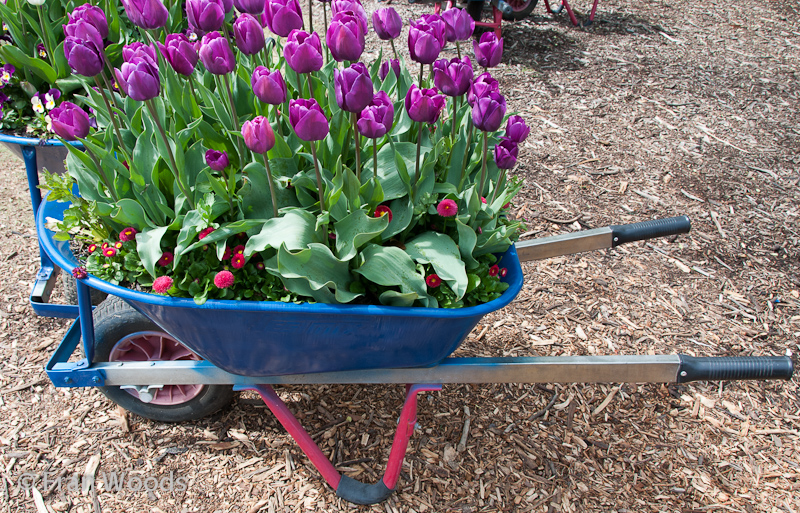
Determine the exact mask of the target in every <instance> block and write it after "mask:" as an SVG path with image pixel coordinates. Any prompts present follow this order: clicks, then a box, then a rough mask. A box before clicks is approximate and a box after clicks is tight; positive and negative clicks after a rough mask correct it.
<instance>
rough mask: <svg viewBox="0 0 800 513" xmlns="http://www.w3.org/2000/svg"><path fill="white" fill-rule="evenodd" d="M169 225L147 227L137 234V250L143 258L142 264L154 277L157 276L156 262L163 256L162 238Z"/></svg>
mask: <svg viewBox="0 0 800 513" xmlns="http://www.w3.org/2000/svg"><path fill="white" fill-rule="evenodd" d="M168 228H169V227H168V226H161V227H159V228H145V229H144V230H142V231H141V232H140V233H137V234H136V251H137V252H138V253H139V258H141V259H142V265H143V266H144V268H145V270H146V271H147V272H148V273H150V276H152V277H153V278H155V277H156V262H158V260H159V259H160V258H161V255H162V254H163V251H162V250H161V238H162V237H164V234H165V233H167V229H168Z"/></svg>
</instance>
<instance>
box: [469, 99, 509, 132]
mask: <svg viewBox="0 0 800 513" xmlns="http://www.w3.org/2000/svg"><path fill="white" fill-rule="evenodd" d="M505 115H506V99H505V98H503V95H502V94H500V93H498V92H495V91H492V92H491V93H489V94H487V95H485V96H481V97H480V98H478V99H477V100H476V101H475V105H473V106H472V122H473V123H474V124H475V128H477V129H478V130H483V131H484V132H494V131H495V130H497V129H498V128H500V125H502V124H503V118H504V117H505Z"/></svg>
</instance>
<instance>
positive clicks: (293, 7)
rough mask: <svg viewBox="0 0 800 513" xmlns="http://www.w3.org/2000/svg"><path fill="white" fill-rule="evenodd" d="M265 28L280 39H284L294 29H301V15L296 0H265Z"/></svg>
mask: <svg viewBox="0 0 800 513" xmlns="http://www.w3.org/2000/svg"><path fill="white" fill-rule="evenodd" d="M264 14H266V15H267V26H269V29H270V30H271V31H272V32H274V33H275V34H277V35H279V36H280V37H286V36H288V35H289V33H290V32H291V31H292V30H294V29H301V28H303V13H302V11H301V10H300V3H298V1H297V0H267V3H266V4H265V6H264Z"/></svg>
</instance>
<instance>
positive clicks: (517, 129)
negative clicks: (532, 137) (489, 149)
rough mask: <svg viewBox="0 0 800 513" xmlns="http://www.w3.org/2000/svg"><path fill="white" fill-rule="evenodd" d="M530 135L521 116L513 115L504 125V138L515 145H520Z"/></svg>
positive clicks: (529, 130)
mask: <svg viewBox="0 0 800 513" xmlns="http://www.w3.org/2000/svg"><path fill="white" fill-rule="evenodd" d="M530 133H531V129H530V128H528V125H526V124H525V120H524V119H522V116H517V115H514V116H510V117H509V118H508V122H507V123H506V137H508V138H509V139H511V140H512V141H514V142H515V143H517V144H521V143H522V141H524V140H525V139H527V138H528V134H530Z"/></svg>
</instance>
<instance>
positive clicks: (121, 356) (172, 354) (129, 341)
mask: <svg viewBox="0 0 800 513" xmlns="http://www.w3.org/2000/svg"><path fill="white" fill-rule="evenodd" d="M175 360H201V358H200V357H199V356H197V355H196V354H194V353H193V352H192V351H190V350H189V349H187V348H186V346H184V345H183V344H181V343H180V342H178V341H177V340H175V339H174V338H172V337H170V336H169V335H167V334H166V333H163V332H160V331H140V332H139V333H133V334H131V335H128V336H127V337H125V338H123V339H120V341H119V342H117V343H116V344H115V345H114V347H113V348H112V349H111V354H110V355H109V356H108V361H110V362H164V361H175ZM203 387H204V385H165V386H164V387H163V388H161V389H152V390H151V392H152V393H153V400H152V401H150V404H157V405H161V406H170V405H177V404H183V403H185V402H187V401H189V400H191V399H194V398H195V397H197V395H198V394H199V393H200V392H201V391H202V390H203ZM125 390H126V392H128V393H129V394H131V395H132V396H134V397H137V398H138V397H139V394H138V393H137V392H136V391H135V390H132V389H125Z"/></svg>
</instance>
